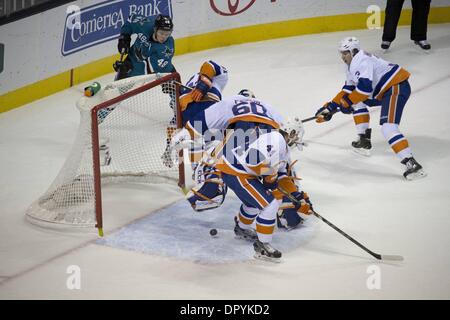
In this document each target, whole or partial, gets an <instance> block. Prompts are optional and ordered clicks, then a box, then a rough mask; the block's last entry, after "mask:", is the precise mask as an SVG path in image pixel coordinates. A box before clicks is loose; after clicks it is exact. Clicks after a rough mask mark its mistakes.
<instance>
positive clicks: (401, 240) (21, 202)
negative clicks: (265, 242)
mask: <svg viewBox="0 0 450 320" xmlns="http://www.w3.org/2000/svg"><path fill="white" fill-rule="evenodd" d="M349 35H354V36H356V37H358V38H359V39H360V41H361V43H362V47H363V49H365V50H367V51H369V52H372V53H375V54H379V55H382V57H383V58H385V59H386V60H389V61H391V62H394V63H398V64H400V65H402V66H404V67H405V68H406V69H407V70H408V71H410V72H411V74H412V76H411V78H410V83H411V87H412V90H413V93H412V96H411V98H410V100H409V102H408V104H407V106H406V108H405V111H404V113H403V118H402V123H401V126H400V129H401V131H402V133H403V134H404V135H405V136H406V138H407V139H408V140H409V142H410V145H411V147H412V150H413V153H414V156H415V157H416V159H417V160H418V161H419V162H420V163H421V164H422V165H423V166H424V169H425V171H426V172H427V173H428V177H426V178H425V179H422V180H418V181H412V182H407V181H404V180H403V177H402V172H403V170H404V168H403V165H401V164H400V162H399V160H398V159H397V158H396V157H395V156H394V154H393V152H392V150H391V149H390V147H389V145H388V144H387V143H386V142H385V140H384V138H383V136H382V134H381V131H380V127H379V125H378V121H379V109H378V108H372V109H371V124H372V127H373V134H372V136H373V138H372V140H373V146H374V147H373V149H372V156H371V157H369V158H367V157H362V156H358V155H356V154H354V153H352V152H351V150H350V142H351V141H352V140H354V138H355V137H356V132H355V129H354V124H353V120H352V118H351V117H350V116H346V115H342V114H338V115H336V116H334V117H333V119H332V121H331V122H329V123H325V124H320V125H319V124H316V123H315V122H309V123H306V124H305V130H306V134H305V141H306V142H307V143H308V144H309V145H308V147H306V148H305V149H304V150H303V151H301V152H300V151H296V152H294V153H293V158H295V159H299V165H298V166H297V170H298V172H299V173H300V175H301V177H302V178H303V180H302V182H301V183H302V185H303V187H304V190H305V191H307V192H308V193H309V194H310V197H311V200H312V201H313V203H314V205H315V209H316V210H317V211H318V212H319V213H321V214H322V215H323V216H324V217H326V218H327V219H329V220H330V221H332V222H333V223H334V224H336V225H337V226H338V227H340V228H341V229H343V230H344V231H346V232H347V233H349V234H350V235H352V236H353V237H354V238H356V239H357V240H359V241H360V242H362V243H363V244H365V245H366V246H367V247H369V248H370V249H372V250H373V251H376V252H378V253H381V254H400V255H403V256H404V257H405V261H403V262H395V263H394V262H379V261H377V260H375V259H374V258H372V257H371V256H370V255H368V254H367V253H366V252H364V251H362V250H361V249H360V248H358V247H356V246H355V245H354V244H352V243H351V242H349V241H348V240H347V239H345V238H344V237H342V236H341V235H340V234H338V233H337V232H336V231H334V230H333V229H331V228H330V227H328V226H327V225H325V224H324V223H322V222H320V221H318V220H316V221H311V222H310V223H309V224H308V225H306V226H304V227H302V228H300V229H298V230H295V231H293V232H281V231H278V232H277V231H276V234H275V236H274V244H277V245H278V246H279V248H280V249H282V251H283V261H282V262H281V263H279V264H274V263H269V262H262V261H259V260H254V259H253V258H252V256H251V255H252V251H253V249H252V248H251V243H247V242H243V241H242V240H237V239H234V235H233V232H232V229H233V224H234V223H233V216H234V214H235V213H236V212H237V209H238V207H239V203H238V202H237V199H236V198H235V197H234V195H233V194H232V192H229V198H228V199H227V200H226V201H225V203H224V205H223V206H222V207H221V208H220V209H219V210H211V211H206V212H203V213H194V212H193V211H191V210H190V208H189V206H188V205H187V203H186V202H185V201H182V198H183V196H182V193H181V192H180V191H179V189H178V188H177V187H176V186H175V185H170V184H154V185H150V186H143V185H129V186H120V187H119V186H111V187H107V188H105V190H104V195H103V196H104V217H105V218H104V223H105V237H104V238H103V239H99V238H98V236H97V235H96V234H95V233H88V234H86V233H68V232H63V231H50V230H47V229H42V228H39V227H36V226H33V225H31V224H30V223H28V222H27V221H26V220H25V216H24V214H25V211H26V209H27V207H28V206H29V205H30V204H31V203H32V202H33V201H34V200H35V199H36V198H38V197H39V196H40V195H41V194H42V193H44V192H45V190H46V189H47V188H48V186H49V185H50V183H51V182H52V181H53V179H54V178H55V176H56V174H57V173H58V171H59V169H60V168H61V166H62V164H63V162H64V160H65V159H66V157H67V155H68V153H69V151H70V147H71V145H72V142H73V139H74V137H75V134H76V131H77V127H78V122H79V113H78V110H77V109H76V108H75V102H76V100H77V99H78V98H79V97H80V96H81V94H82V93H81V92H82V88H83V87H84V86H85V84H82V85H79V86H77V87H74V88H71V89H68V90H66V91H63V92H60V93H57V94H55V95H52V96H50V97H47V98H44V99H41V100H39V101H36V102H34V103H31V104H29V105H27V106H24V107H21V108H19V109H15V110H12V111H10V112H7V113H3V114H0V161H1V162H0V176H1V181H2V186H1V189H0V202H1V206H0V299H49V298H51V299H398V298H405V299H431V298H437V299H449V298H450V250H449V248H450V232H449V229H450V209H449V208H450V186H449V185H450V184H449V181H450V135H449V129H450V108H449V106H448V104H449V101H450V91H449V88H450V25H449V24H443V25H431V26H430V27H429V32H428V38H429V41H430V43H431V44H432V50H431V52H429V53H424V52H420V51H419V50H418V49H417V48H415V46H414V45H413V43H412V42H411V41H410V40H409V28H400V29H399V31H398V36H397V40H396V41H395V42H394V43H393V45H392V47H391V51H390V52H388V53H385V54H383V53H381V52H380V49H379V43H380V39H381V31H380V30H359V31H349V32H337V33H329V34H318V35H308V36H301V37H292V38H284V39H277V40H271V41H264V42H257V43H249V44H244V45H239V46H230V47H225V48H218V49H212V50H208V51H204V52H199V53H194V54H188V55H183V56H177V57H175V59H174V64H175V66H176V68H177V70H179V72H180V74H181V76H182V79H184V80H186V79H187V77H189V76H190V75H191V74H192V73H194V72H197V70H198V68H199V67H200V65H201V63H202V62H203V61H205V60H209V59H212V60H215V61H217V62H218V63H220V64H222V65H224V66H226V67H227V68H228V70H229V76H230V79H229V83H228V86H227V88H226V89H225V92H224V95H225V96H227V95H231V94H235V93H236V92H238V91H239V90H240V89H243V88H248V89H251V90H252V91H254V92H255V94H256V95H257V97H258V98H259V99H261V100H264V101H267V102H269V103H270V104H272V105H273V106H275V107H276V108H278V109H279V110H280V111H281V112H282V113H283V114H284V115H285V116H286V117H289V116H299V117H301V118H307V117H310V116H312V115H314V113H315V111H316V109H317V108H319V107H320V106H321V105H322V104H323V103H324V102H326V101H328V100H329V99H331V98H332V97H334V95H335V94H336V93H337V92H338V91H339V89H340V88H341V86H342V84H343V81H344V65H343V63H342V62H341V60H340V57H339V55H338V53H337V43H338V41H339V40H340V39H341V38H343V37H345V36H349ZM112 79H113V74H109V75H107V76H104V77H102V78H100V79H98V81H100V82H101V83H102V84H106V83H108V82H110V81H112ZM211 228H216V229H217V230H218V231H219V233H218V236H217V237H215V238H213V237H211V236H210V235H209V230H210V229H211ZM94 231H95V230H94ZM71 265H76V266H79V267H80V270H81V289H80V290H69V289H68V288H67V286H66V282H67V279H68V277H69V276H70V274H68V273H67V270H68V267H69V266H71ZM374 270H375V271H374ZM374 272H376V273H377V274H379V275H380V282H379V283H380V287H379V288H378V289H372V290H370V289H369V288H368V286H367V282H368V281H369V282H370V281H371V279H372V278H370V277H371V276H372V275H374Z"/></svg>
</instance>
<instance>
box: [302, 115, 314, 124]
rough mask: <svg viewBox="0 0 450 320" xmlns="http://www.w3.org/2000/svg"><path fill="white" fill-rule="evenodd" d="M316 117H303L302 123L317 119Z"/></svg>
mask: <svg viewBox="0 0 450 320" xmlns="http://www.w3.org/2000/svg"><path fill="white" fill-rule="evenodd" d="M316 119H317V116H314V117H309V118H306V119H303V120H302V123H305V122H308V121H311V120H316Z"/></svg>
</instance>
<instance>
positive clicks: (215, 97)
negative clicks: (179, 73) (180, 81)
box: [179, 60, 227, 111]
mask: <svg viewBox="0 0 450 320" xmlns="http://www.w3.org/2000/svg"><path fill="white" fill-rule="evenodd" d="M226 72H227V71H226V69H225V68H224V67H221V66H220V65H218V64H217V63H215V62H214V61H212V60H209V61H206V62H204V63H203V64H202V66H201V67H200V72H199V74H204V75H206V76H207V77H208V78H210V79H212V80H213V79H214V77H217V76H219V75H221V74H223V73H226ZM197 75H198V74H195V75H193V76H192V77H191V78H190V79H189V80H188V81H187V83H186V87H181V89H180V98H179V101H180V108H181V111H184V110H185V109H186V108H187V107H188V105H190V104H191V103H192V102H193V99H192V97H191V94H190V93H191V89H190V88H194V87H195V86H196V85H197V79H198V77H197ZM219 100H222V93H221V92H220V90H219V89H217V88H216V87H215V86H214V85H213V86H212V87H211V88H210V89H209V90H208V92H207V96H205V97H204V99H203V100H202V101H200V102H198V103H205V102H206V103H210V104H212V103H211V102H215V101H219ZM196 106H199V105H195V106H193V107H196Z"/></svg>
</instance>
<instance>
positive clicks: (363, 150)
mask: <svg viewBox="0 0 450 320" xmlns="http://www.w3.org/2000/svg"><path fill="white" fill-rule="evenodd" d="M371 134H372V129H370V128H369V129H366V132H365V133H364V134H358V136H359V140H357V141H353V142H352V147H353V151H354V152H356V153H358V154H360V155H363V156H366V157H368V156H370V149H372V143H371V142H370V138H371Z"/></svg>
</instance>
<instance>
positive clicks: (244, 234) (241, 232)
mask: <svg viewBox="0 0 450 320" xmlns="http://www.w3.org/2000/svg"><path fill="white" fill-rule="evenodd" d="M234 222H235V223H236V225H235V227H234V234H235V235H236V238H238V239H245V240H250V241H254V240H257V239H258V235H257V234H256V231H255V230H253V229H243V228H241V227H240V226H239V222H238V218H237V217H234Z"/></svg>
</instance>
